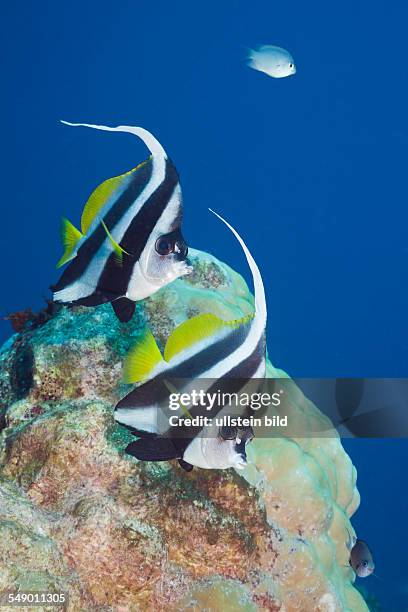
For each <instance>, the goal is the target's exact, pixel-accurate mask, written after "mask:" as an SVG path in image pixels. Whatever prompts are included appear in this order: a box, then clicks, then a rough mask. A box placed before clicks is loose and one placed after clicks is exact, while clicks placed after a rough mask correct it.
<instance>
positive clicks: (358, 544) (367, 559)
mask: <svg viewBox="0 0 408 612" xmlns="http://www.w3.org/2000/svg"><path fill="white" fill-rule="evenodd" d="M350 565H351V567H352V568H353V570H354V571H355V573H356V575H357V576H358V577H359V578H367V576H370V575H371V574H372V573H373V572H374V569H375V565H374V559H373V555H372V554H371V551H370V549H369V547H368V544H367V543H366V542H364V540H356V541H355V543H354V545H353V547H352V548H351V550H350Z"/></svg>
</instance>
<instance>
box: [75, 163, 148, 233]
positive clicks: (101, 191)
mask: <svg viewBox="0 0 408 612" xmlns="http://www.w3.org/2000/svg"><path fill="white" fill-rule="evenodd" d="M146 163H147V161H144V162H142V163H141V164H139V165H138V166H136V168H133V169H132V170H129V172H125V173H124V174H121V175H120V176H114V177H113V178H110V179H107V180H106V181H104V182H103V183H101V184H100V185H98V187H97V188H96V189H95V190H94V191H93V192H92V193H91V195H90V196H89V198H88V201H87V203H86V204H85V206H84V210H83V212H82V217H81V229H82V232H83V233H84V234H86V233H87V231H88V230H89V228H90V227H91V225H92V223H93V221H94V220H95V219H96V217H97V215H98V213H99V212H100V211H101V210H102V208H103V207H104V206H105V204H106V203H107V201H108V200H109V198H110V197H111V196H112V195H113V194H114V193H115V191H116V190H118V189H119V188H120V187H122V186H124V184H125V183H126V181H127V180H128V179H129V175H130V174H133V173H134V172H136V171H137V170H138V169H139V168H141V166H144V165H145V164H146Z"/></svg>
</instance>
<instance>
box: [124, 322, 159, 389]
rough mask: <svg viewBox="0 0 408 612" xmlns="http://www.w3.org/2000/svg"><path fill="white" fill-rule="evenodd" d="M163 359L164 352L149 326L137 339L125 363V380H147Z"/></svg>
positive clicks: (135, 381)
mask: <svg viewBox="0 0 408 612" xmlns="http://www.w3.org/2000/svg"><path fill="white" fill-rule="evenodd" d="M162 361H163V357H162V354H161V352H160V349H159V347H158V346H157V342H156V340H155V339H154V336H153V334H152V332H151V331H150V329H149V328H146V329H145V331H144V332H143V334H142V335H141V336H139V338H138V339H137V340H136V342H135V344H134V345H133V347H132V348H131V349H130V351H129V353H128V354H127V356H126V358H125V361H124V364H123V382H125V383H128V384H131V383H138V382H141V381H143V380H145V379H146V378H147V377H148V376H149V374H150V373H151V372H152V370H153V369H154V368H155V367H156V366H157V365H158V364H159V363H160V362H162Z"/></svg>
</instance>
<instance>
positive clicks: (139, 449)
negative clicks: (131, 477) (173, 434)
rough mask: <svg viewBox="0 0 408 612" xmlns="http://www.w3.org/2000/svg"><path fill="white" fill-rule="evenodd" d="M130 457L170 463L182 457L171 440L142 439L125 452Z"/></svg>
mask: <svg viewBox="0 0 408 612" xmlns="http://www.w3.org/2000/svg"><path fill="white" fill-rule="evenodd" d="M125 452H126V453H127V454H128V455H132V457H136V459H140V460H141V461H169V460H170V459H177V458H178V457H179V456H180V453H179V451H178V450H177V449H176V447H175V446H174V444H173V442H172V441H171V439H170V438H160V437H159V436H156V437H151V438H143V439H142V438H141V439H139V440H136V441H135V442H131V443H130V444H129V445H128V446H127V447H126V451H125Z"/></svg>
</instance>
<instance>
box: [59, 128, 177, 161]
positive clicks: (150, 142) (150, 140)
mask: <svg viewBox="0 0 408 612" xmlns="http://www.w3.org/2000/svg"><path fill="white" fill-rule="evenodd" d="M61 123H64V124H65V125H71V126H74V127H89V128H93V129H95V130H105V131H106V132H127V133H128V134H134V135H135V136H138V137H139V138H141V139H142V140H143V142H144V143H145V145H146V146H147V148H148V149H149V150H150V152H151V154H152V155H153V156H155V155H158V156H160V157H167V155H166V151H165V150H164V149H163V147H162V146H161V144H160V142H159V141H158V140H157V139H156V138H155V137H154V136H153V134H151V133H150V132H148V131H147V130H145V129H144V128H141V127H133V126H131V125H118V126H117V127H108V126H106V125H92V124H90V123H70V122H69V121H63V120H62V119H61Z"/></svg>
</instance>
